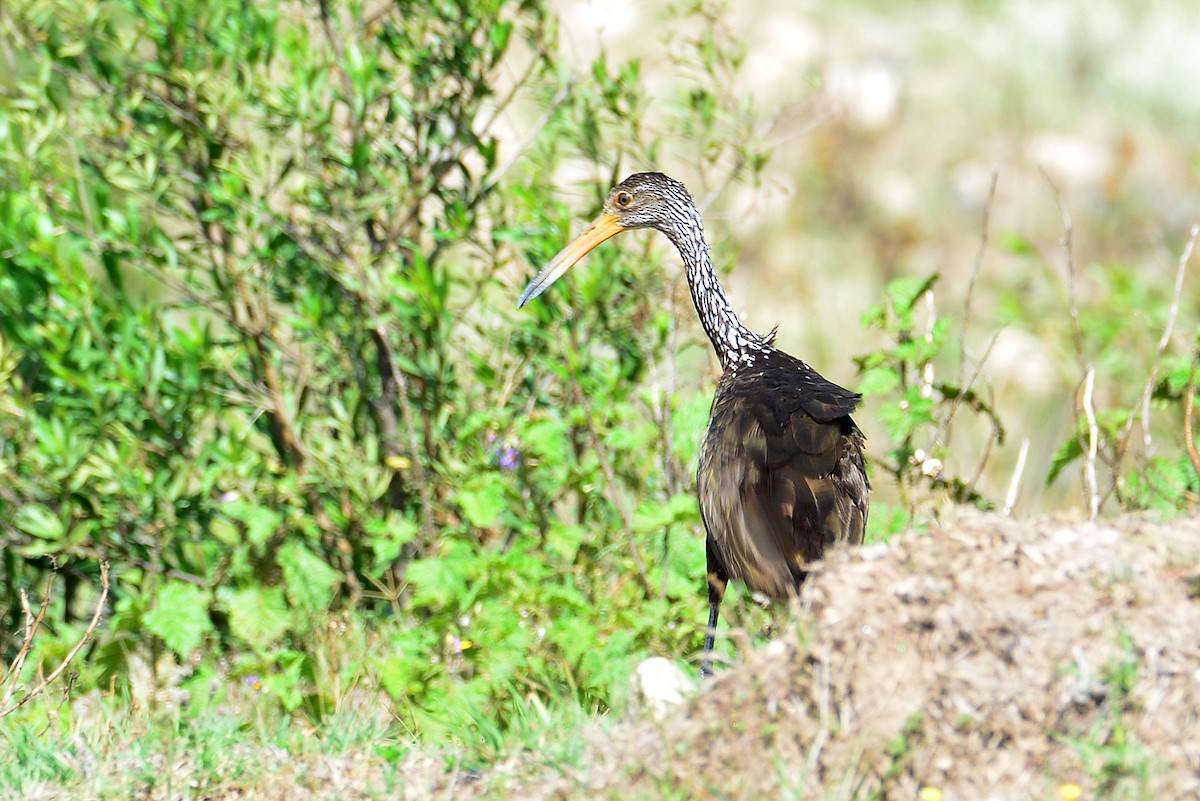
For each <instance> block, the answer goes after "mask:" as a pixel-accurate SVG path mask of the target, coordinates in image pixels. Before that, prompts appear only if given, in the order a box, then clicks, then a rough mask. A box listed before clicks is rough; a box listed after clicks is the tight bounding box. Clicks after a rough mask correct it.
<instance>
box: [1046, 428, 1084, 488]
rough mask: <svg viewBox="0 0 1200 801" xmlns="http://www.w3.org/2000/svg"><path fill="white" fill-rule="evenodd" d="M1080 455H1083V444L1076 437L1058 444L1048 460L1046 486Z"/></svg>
mask: <svg viewBox="0 0 1200 801" xmlns="http://www.w3.org/2000/svg"><path fill="white" fill-rule="evenodd" d="M1080 456H1083V444H1082V443H1081V442H1080V441H1079V438H1078V437H1071V439H1069V440H1067V441H1066V442H1064V443H1063V444H1062V445H1059V446H1058V450H1056V451H1055V452H1054V458H1052V459H1051V460H1050V472H1049V473H1047V474H1046V486H1050V485H1051V484H1053V483H1054V479H1056V478H1058V474H1059V473H1061V472H1062V471H1063V469H1064V468H1065V467H1066V466H1067V465H1069V464H1070V463H1071V462H1073V461H1075V460H1076V459H1078V458H1079V457H1080Z"/></svg>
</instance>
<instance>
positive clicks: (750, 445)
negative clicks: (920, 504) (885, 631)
mask: <svg viewBox="0 0 1200 801" xmlns="http://www.w3.org/2000/svg"><path fill="white" fill-rule="evenodd" d="M858 400H859V396H858V395H857V394H855V393H853V392H850V391H849V390H847V389H844V388H842V387H840V386H838V385H837V384H834V383H832V382H831V381H827V380H826V379H825V378H823V377H821V376H820V375H819V374H818V373H817V372H816V371H815V370H813V369H812V368H811V367H809V366H808V365H806V364H804V363H803V362H801V361H800V360H799V359H796V358H794V357H792V356H789V355H787V354H786V353H783V352H781V351H777V350H774V349H770V350H768V351H766V352H765V353H763V354H762V355H761V356H759V357H758V358H757V359H756V360H755V362H754V363H753V364H752V365H749V366H745V367H742V368H741V369H738V370H729V371H726V372H725V374H724V375H723V376H722V378H721V382H720V384H719V385H718V387H717V393H716V397H715V398H714V399H713V406H712V414H711V418H710V421H709V428H708V433H707V434H706V435H705V438H704V442H703V444H702V446H701V451H700V466H699V471H698V475H697V485H698V490H699V495H700V511H701V514H702V516H703V518H704V523H705V527H706V528H707V529H708V536H709V547H710V550H711V551H712V552H713V555H714V556H715V559H716V562H717V564H718V566H719V567H720V568H721V569H722V570H723V571H724V573H725V575H724V576H723V577H722V578H729V579H741V580H743V581H745V583H746V584H747V586H749V588H750V589H751V590H752V591H754V592H761V593H763V594H765V595H768V596H770V597H773V598H782V597H786V596H787V595H788V594H789V593H792V592H794V591H795V589H796V587H797V586H798V585H799V583H800V581H802V580H803V578H804V575H805V573H804V567H805V565H806V564H808V563H810V562H812V561H814V560H817V559H820V558H821V557H822V555H823V554H824V552H825V549H826V547H828V546H830V545H833V544H834V543H848V544H852V545H857V544H860V543H861V542H862V539H863V533H864V531H865V529H866V522H867V495H868V491H869V485H868V482H867V476H866V469H865V464H864V458H863V435H862V432H861V431H859V429H858V427H857V426H856V425H855V424H854V421H853V420H851V419H850V413H851V412H853V411H854V408H855V406H856V405H857V404H858Z"/></svg>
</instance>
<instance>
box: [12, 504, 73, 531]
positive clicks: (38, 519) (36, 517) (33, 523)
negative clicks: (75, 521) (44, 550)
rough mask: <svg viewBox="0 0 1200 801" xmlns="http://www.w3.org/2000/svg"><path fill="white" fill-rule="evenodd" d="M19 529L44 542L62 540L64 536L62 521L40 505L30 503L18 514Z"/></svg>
mask: <svg viewBox="0 0 1200 801" xmlns="http://www.w3.org/2000/svg"><path fill="white" fill-rule="evenodd" d="M16 517H17V519H16V523H17V528H19V529H21V531H24V532H25V533H26V534H29V535H31V536H34V537H39V538H41V539H44V540H61V539H62V536H63V533H64V531H63V524H62V520H60V519H59V518H58V515H56V514H54V512H52V511H50V509H49V508H48V507H46V506H43V505H42V504H40V503H30V504H26V505H24V506H22V507H21V508H20V510H19V511H18V512H17V516H16Z"/></svg>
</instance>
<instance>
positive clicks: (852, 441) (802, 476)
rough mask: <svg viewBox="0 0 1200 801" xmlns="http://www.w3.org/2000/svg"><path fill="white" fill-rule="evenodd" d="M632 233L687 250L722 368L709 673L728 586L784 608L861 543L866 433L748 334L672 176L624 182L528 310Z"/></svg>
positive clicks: (704, 509) (710, 495)
mask: <svg viewBox="0 0 1200 801" xmlns="http://www.w3.org/2000/svg"><path fill="white" fill-rule="evenodd" d="M631 228H655V229H657V230H659V231H662V232H663V233H664V234H666V235H667V237H668V238H669V239H670V240H671V242H672V243H673V244H674V245H675V247H676V248H677V249H678V250H679V253H680V255H681V256H682V257H683V261H684V264H685V265H686V267H687V277H688V286H689V287H690V289H691V293H692V300H693V302H694V303H695V305H696V311H697V313H698V314H699V315H700V322H701V325H703V327H704V331H705V333H706V334H707V335H708V338H709V340H710V341H711V342H712V344H713V348H714V350H715V351H716V353H717V356H718V357H719V358H720V360H721V366H722V368H723V372H722V375H721V381H720V383H718V385H717V392H716V396H715V397H714V398H713V405H712V413H711V415H710V418H709V424H708V432H707V433H706V434H705V436H704V442H703V443H702V445H701V448H700V465H699V469H698V471H697V476H696V485H697V491H698V493H699V496H700V514H701V517H702V518H703V519H704V527H705V529H706V530H707V532H708V536H707V541H706V550H707V554H708V602H709V618H708V635H707V636H706V637H705V641H704V660H703V662H702V663H701V673H702V674H705V675H707V674H708V673H710V672H711V658H712V648H713V638H714V633H715V629H716V626H717V617H718V613H719V610H720V606H721V600H722V598H723V597H724V594H725V588H726V585H727V584H728V582H729V580H730V579H736V580H741V581H744V582H745V583H746V586H748V587H749V588H750V589H751V590H752V591H754V592H758V593H762V594H763V595H766V596H768V597H770V598H776V599H779V598H786V597H788V596H789V595H791V594H794V593H795V592H796V590H797V588H798V587H799V585H800V582H802V581H803V580H804V577H805V570H806V566H807V565H808V564H809V563H811V562H813V561H815V560H817V559H820V558H821V557H822V555H823V554H824V553H825V549H826V547H828V546H831V545H834V544H837V543H847V544H851V545H857V544H860V543H861V542H862V539H863V533H864V531H865V529H866V525H867V505H868V495H869V492H870V485H869V484H868V482H867V474H866V469H865V464H864V459H863V435H862V432H861V431H859V429H858V427H857V426H856V425H855V424H854V421H853V420H851V419H850V413H851V412H853V411H854V408H855V406H857V404H858V401H859V395H857V394H856V393H853V392H850V391H849V390H847V389H843V388H842V387H840V386H838V385H837V384H834V383H832V382H831V381H827V380H826V379H824V378H822V377H821V376H820V375H819V374H818V373H817V372H816V371H815V370H813V369H812V368H811V367H809V366H808V365H807V364H805V363H804V362H802V361H801V360H799V359H797V358H795V357H793V356H789V355H788V354H786V353H784V352H783V351H781V350H778V349H777V348H775V347H774V345H773V339H774V336H773V334H772V335H768V336H766V337H763V336H759V335H758V334H755V333H753V332H752V331H750V330H749V329H748V328H746V326H745V325H743V324H742V322H741V320H740V319H738V316H737V315H736V314H735V313H734V311H733V308H732V307H731V306H730V305H729V301H728V299H727V298H726V297H725V292H724V290H723V289H722V288H721V284H720V282H719V281H718V280H717V276H716V272H715V271H714V270H713V266H712V260H711V259H710V257H709V254H708V245H707V243H706V242H705V240H704V228H703V223H702V222H701V219H700V212H699V211H698V210H697V209H696V205H695V203H694V201H693V200H692V198H691V196H690V195H689V194H688V193H687V190H686V189H685V188H684V186H683V184H681V183H679V182H678V181H675V180H674V179H672V178H669V177H667V176H666V175H663V174H662V173H637V174H635V175H631V176H629V177H628V178H626V179H625V180H624V181H622V182H621V183H620V184H618V185H617V186H616V187H615V188H614V189H613V190H612V193H611V194H610V195H609V197H608V201H607V202H606V203H605V206H604V213H602V214H601V215H600V217H599V218H598V219H597V220H596V222H595V223H593V225H592V226H591V227H590V228H588V229H587V230H586V231H584V232H583V233H582V234H580V235H579V237H577V238H576V239H575V240H574V241H573V242H572V243H571V244H569V245H568V246H567V247H566V248H564V249H563V250H562V252H561V253H559V254H558V255H557V256H555V257H554V259H553V260H551V262H550V263H549V264H547V265H546V267H545V268H543V269H542V271H541V272H540V273H538V275H537V276H536V277H535V278H534V279H533V281H531V282H530V283H529V286H528V287H526V288H525V292H524V293H523V294H522V295H521V300H520V305H522V306H523V305H525V303H527V302H528V301H529V300H531V299H533V298H535V297H537V296H538V295H540V294H541V293H542V292H543V291H545V290H546V288H547V287H549V286H550V285H551V284H552V283H554V282H555V281H556V280H558V278H559V277H561V276H562V275H563V274H564V273H565V272H566V271H567V270H568V269H569V268H570V267H571V266H572V265H573V264H575V263H576V262H578V261H579V260H580V259H581V258H583V257H584V256H585V255H586V254H587V253H588V252H589V251H591V250H592V249H593V248H594V247H596V245H598V244H600V243H601V242H603V241H604V240H606V239H608V238H610V237H612V236H614V235H616V234H618V233H620V232H622V231H625V230H629V229H631Z"/></svg>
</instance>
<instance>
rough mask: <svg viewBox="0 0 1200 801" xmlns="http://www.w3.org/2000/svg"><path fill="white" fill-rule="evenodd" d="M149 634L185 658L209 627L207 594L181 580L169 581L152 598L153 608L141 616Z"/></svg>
mask: <svg viewBox="0 0 1200 801" xmlns="http://www.w3.org/2000/svg"><path fill="white" fill-rule="evenodd" d="M142 623H143V625H145V627H146V629H147V630H149V631H150V632H151V633H152V634H155V635H157V636H158V637H161V638H162V641H163V642H165V643H166V644H167V647H168V648H170V649H171V650H172V651H174V652H175V654H176V655H178V656H179V658H180V659H187V658H188V657H189V656H191V653H192V652H193V651H194V650H196V647H197V646H198V645H200V640H201V639H203V637H204V634H205V633H206V632H208V631H211V630H212V628H213V625H212V620H211V619H210V618H209V616H208V595H207V594H206V593H205V592H203V591H202V590H201V589H200V588H199V587H196V586H195V585H193V584H188V583H186V582H183V581H174V580H172V581H169V582H168V583H167V584H166V585H165V586H164V587H163V588H162V590H160V591H159V593H158V595H157V596H156V597H155V599H154V608H153V609H151V610H150V611H149V612H147V613H146V615H145V616H144V617H143V618H142Z"/></svg>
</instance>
